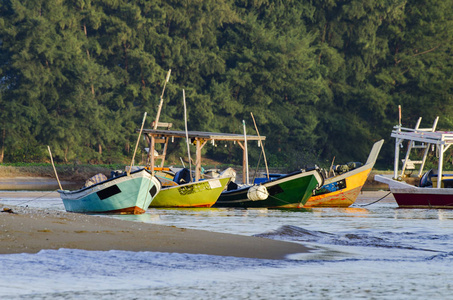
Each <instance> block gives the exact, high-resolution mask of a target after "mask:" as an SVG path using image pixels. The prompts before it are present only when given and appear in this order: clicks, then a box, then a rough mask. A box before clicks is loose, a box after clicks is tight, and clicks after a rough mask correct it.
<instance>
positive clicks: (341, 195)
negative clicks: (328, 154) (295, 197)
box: [304, 140, 384, 208]
mask: <svg viewBox="0 0 453 300" xmlns="http://www.w3.org/2000/svg"><path fill="white" fill-rule="evenodd" d="M382 144H384V140H380V141H378V142H376V143H374V145H373V147H372V148H371V151H370V154H369V155H368V159H367V161H366V163H365V164H364V165H361V164H360V163H355V162H354V163H348V164H346V165H338V166H336V167H335V168H332V169H334V170H332V172H333V174H334V175H333V176H331V177H328V178H326V179H325V181H324V185H323V186H322V187H321V188H320V189H317V190H315V191H314V193H313V195H312V196H311V197H310V198H309V199H308V201H307V203H305V205H304V207H307V208H308V207H349V206H350V205H352V204H353V203H354V202H355V201H356V199H357V197H358V195H359V194H360V191H361V190H362V187H363V185H364V184H365V182H366V180H367V178H368V175H369V174H370V172H371V170H372V169H373V167H374V164H375V163H376V159H377V157H378V155H379V152H380V151H381V147H382ZM329 173H330V172H329Z"/></svg>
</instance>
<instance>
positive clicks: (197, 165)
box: [195, 138, 201, 181]
mask: <svg viewBox="0 0 453 300" xmlns="http://www.w3.org/2000/svg"><path fill="white" fill-rule="evenodd" d="M196 145H197V150H196V151H197V152H196V161H195V181H198V180H200V178H201V140H200V139H198V138H197V139H196Z"/></svg>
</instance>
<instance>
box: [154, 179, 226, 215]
mask: <svg viewBox="0 0 453 300" xmlns="http://www.w3.org/2000/svg"><path fill="white" fill-rule="evenodd" d="M229 181H230V178H229V177H225V178H216V179H209V180H202V181H198V182H191V183H186V184H181V185H177V186H169V187H164V188H162V189H161V191H160V192H159V194H158V195H157V196H156V197H155V198H154V200H153V202H151V205H150V207H166V208H169V207H211V206H212V205H213V204H214V203H215V202H216V201H217V199H218V198H219V195H220V193H221V192H222V191H223V189H224V188H225V186H226V185H227V184H228V182H229Z"/></svg>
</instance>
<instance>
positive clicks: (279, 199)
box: [213, 167, 324, 208]
mask: <svg viewBox="0 0 453 300" xmlns="http://www.w3.org/2000/svg"><path fill="white" fill-rule="evenodd" d="M323 182H324V179H323V176H322V174H321V172H320V170H319V168H318V167H314V168H312V169H308V170H298V171H296V172H292V173H289V174H287V175H284V176H282V177H279V178H277V179H273V180H269V181H265V182H262V183H260V184H256V185H243V186H239V185H237V184H234V183H232V184H230V185H229V186H228V190H226V191H224V192H222V194H220V197H219V199H218V200H217V202H216V203H215V204H214V205H213V207H238V208H301V207H303V206H304V204H305V203H306V202H307V200H308V199H309V198H310V196H311V195H312V192H313V190H314V189H316V188H318V187H320V186H322V185H323Z"/></svg>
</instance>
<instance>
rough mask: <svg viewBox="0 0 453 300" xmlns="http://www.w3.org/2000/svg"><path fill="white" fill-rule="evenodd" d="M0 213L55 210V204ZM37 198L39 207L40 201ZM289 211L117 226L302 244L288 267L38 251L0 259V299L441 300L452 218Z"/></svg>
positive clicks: (32, 198) (159, 218)
mask: <svg viewBox="0 0 453 300" xmlns="http://www.w3.org/2000/svg"><path fill="white" fill-rule="evenodd" d="M7 196H8V195H6V197H5V194H2V198H1V199H0V202H1V203H4V204H14V205H21V206H25V205H28V206H31V207H40V208H48V209H56V210H63V209H64V208H63V205H62V203H61V200H60V199H59V198H58V197H56V196H55V194H54V193H53V194H49V193H47V194H46V193H44V192H41V193H35V192H30V193H28V194H25V196H22V197H13V196H15V195H14V194H13V195H12V196H11V195H10V197H9V198H8V197H7ZM38 197H39V198H38ZM372 200H375V199H371V198H369V197H368V198H367V194H366V193H364V194H362V195H361V196H359V199H358V202H357V203H358V204H357V205H356V206H355V207H351V208H345V209H336V208H320V209H310V210H305V211H297V210H266V209H252V210H235V209H150V210H148V212H147V213H146V214H144V215H139V216H127V215H125V216H115V218H120V219H126V220H133V221H139V222H149V223H153V224H162V225H171V226H177V227H184V228H193V229H203V230H210V231H215V232H227V233H235V234H242V235H256V236H262V237H267V238H273V239H281V240H287V241H294V242H300V243H303V244H305V245H308V246H310V247H312V248H315V249H316V251H314V252H312V253H309V254H297V255H292V256H290V257H288V259H287V260H283V261H276V260H258V259H244V258H234V257H218V256H208V255H189V254H175V253H157V252H138V253H135V252H127V251H107V252H101V251H83V250H70V249H60V250H44V251H41V252H40V253H37V254H9V255H0V298H5V299H111V298H121V299H156V298H162V299H181V298H184V299H220V298H222V299H270V298H271V299H338V298H346V299H425V298H428V297H429V298H431V299H448V298H450V297H451V294H452V292H453V284H452V283H451V279H450V278H451V275H453V249H452V248H453V247H452V246H453V210H424V209H398V208H397V205H396V204H395V202H394V201H393V200H392V199H391V198H388V199H386V200H385V201H381V202H378V203H375V204H373V205H370V206H366V207H360V206H359V205H363V204H365V203H371V202H372Z"/></svg>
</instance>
